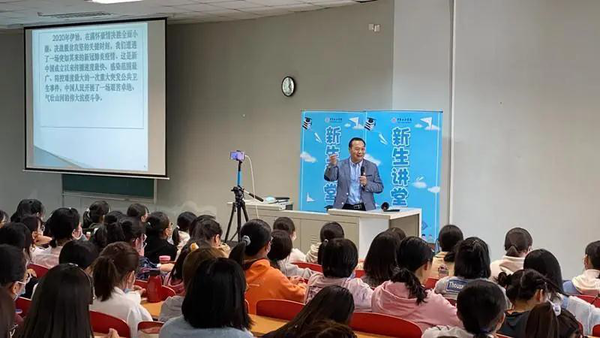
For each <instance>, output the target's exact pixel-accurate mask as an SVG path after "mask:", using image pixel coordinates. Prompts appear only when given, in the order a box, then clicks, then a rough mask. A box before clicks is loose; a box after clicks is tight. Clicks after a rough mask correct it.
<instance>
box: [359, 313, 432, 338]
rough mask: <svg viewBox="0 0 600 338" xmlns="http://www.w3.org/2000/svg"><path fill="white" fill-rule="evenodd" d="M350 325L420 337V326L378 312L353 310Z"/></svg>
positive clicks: (398, 334) (402, 335)
mask: <svg viewBox="0 0 600 338" xmlns="http://www.w3.org/2000/svg"><path fill="white" fill-rule="evenodd" d="M350 327H351V328H352V329H354V330H356V331H363V332H366V333H374V334H378V335H382V336H392V337H399V338H421V335H422V334H423V332H422V331H421V328H420V327H419V326H418V325H417V324H415V323H413V322H411V321H409V320H405V319H402V318H398V317H393V316H389V315H384V314H380V313H369V312H355V313H354V315H352V319H351V320H350Z"/></svg>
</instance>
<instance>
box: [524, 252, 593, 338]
mask: <svg viewBox="0 0 600 338" xmlns="http://www.w3.org/2000/svg"><path fill="white" fill-rule="evenodd" d="M523 267H524V268H525V269H532V270H535V271H537V272H539V273H541V274H542V275H544V276H545V277H546V278H547V279H548V280H550V281H551V282H552V283H553V284H555V287H556V288H558V289H559V290H561V291H562V290H563V289H562V287H563V285H562V272H561V269H560V264H559V263H558V260H557V259H556V257H555V256H554V255H553V254H552V253H551V252H550V251H548V250H544V249H537V250H533V251H532V252H530V253H529V254H528V255H527V257H525V263H524V264H523ZM552 303H554V304H555V305H556V306H558V307H560V308H562V309H565V310H567V311H569V312H571V313H572V314H573V316H575V318H576V319H577V321H578V322H580V323H581V325H582V326H583V334H584V335H591V334H592V330H593V328H594V326H595V325H599V324H600V309H598V308H596V307H595V306H594V305H592V304H590V303H588V302H586V301H584V300H582V299H580V298H578V297H572V296H568V295H565V294H559V295H557V297H555V298H554V299H552Z"/></svg>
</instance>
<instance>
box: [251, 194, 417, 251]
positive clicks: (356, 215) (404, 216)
mask: <svg viewBox="0 0 600 338" xmlns="http://www.w3.org/2000/svg"><path fill="white" fill-rule="evenodd" d="M284 208H285V207H284V206H280V205H277V204H263V203H256V202H254V201H251V200H248V201H246V209H247V210H248V216H249V217H250V218H251V219H252V218H260V219H262V220H264V221H266V222H267V223H269V225H271V226H272V225H273V222H274V221H275V219H277V218H278V217H289V218H291V219H292V220H293V221H294V224H295V225H296V233H297V238H296V241H295V243H294V247H296V248H299V249H300V250H302V251H303V252H307V251H308V250H309V249H310V245H311V244H315V243H318V242H319V241H320V238H319V233H320V231H321V227H322V226H323V225H324V224H325V223H327V222H338V223H339V224H340V225H341V226H342V228H344V233H345V235H346V238H348V239H349V240H351V241H352V242H354V243H355V244H356V246H357V247H358V256H359V258H360V259H364V258H365V256H366V255H367V252H368V251H369V246H370V245H371V242H372V241H373V239H374V238H375V236H377V234H379V233H380V232H382V231H385V230H387V229H389V228H391V227H397V228H400V229H402V230H404V232H405V233H406V235H407V236H419V237H420V236H421V209H416V208H403V209H400V211H398V212H384V211H382V210H373V211H356V210H342V209H330V210H329V211H328V212H327V213H320V212H308V211H296V210H283V209H284ZM257 214H258V216H257Z"/></svg>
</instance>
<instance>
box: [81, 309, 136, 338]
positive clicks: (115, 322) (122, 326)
mask: <svg viewBox="0 0 600 338" xmlns="http://www.w3.org/2000/svg"><path fill="white" fill-rule="evenodd" d="M90 322H91V323H92V330H93V331H94V332H98V333H108V332H109V330H110V329H115V330H116V331H117V333H118V334H119V337H121V338H131V331H130V329H129V325H127V323H126V322H125V321H124V320H122V319H120V318H117V317H113V316H111V315H107V314H105V313H102V312H96V311H90Z"/></svg>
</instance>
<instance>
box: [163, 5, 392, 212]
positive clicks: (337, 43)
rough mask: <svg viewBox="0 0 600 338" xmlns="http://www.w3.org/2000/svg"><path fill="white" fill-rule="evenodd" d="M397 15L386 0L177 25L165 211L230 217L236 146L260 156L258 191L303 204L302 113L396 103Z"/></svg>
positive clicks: (172, 30)
mask: <svg viewBox="0 0 600 338" xmlns="http://www.w3.org/2000/svg"><path fill="white" fill-rule="evenodd" d="M393 13H394V11H393V2H392V1H389V0H385V1H378V2H373V3H369V4H361V5H353V6H348V7H341V8H336V9H330V10H323V11H317V12H305V13H301V14H294V15H287V16H281V17H272V18H265V19H259V20H248V21H239V22H225V23H216V24H198V25H174V26H169V32H168V37H169V42H168V51H169V52H168V70H169V73H168V79H167V82H168V83H167V88H168V98H167V101H168V139H169V145H168V163H169V168H168V169H169V176H170V177H171V180H170V181H168V182H159V185H158V192H159V208H162V209H166V210H169V211H170V212H171V213H177V212H179V211H181V210H182V209H192V210H195V211H200V212H202V211H208V212H212V213H217V216H218V218H219V220H220V221H221V222H222V224H226V223H227V218H228V217H229V213H230V209H229V208H228V207H227V206H226V203H227V202H228V201H231V200H233V194H232V193H231V192H230V190H231V188H232V187H233V186H234V185H235V183H236V169H237V165H236V162H234V161H231V160H229V158H228V157H229V152H230V151H231V150H236V149H241V150H244V151H246V152H247V154H249V155H250V156H251V157H252V160H253V164H254V177H255V180H256V192H257V194H259V195H263V196H265V195H271V196H289V197H291V198H292V200H294V201H296V200H297V196H298V172H299V164H300V158H299V155H300V122H301V120H300V118H301V111H302V110H304V109H342V110H344V109H349V110H363V109H389V108H390V106H391V101H392V100H391V98H392V96H391V92H392V72H391V70H392V67H393V66H392V55H393V50H392V39H393ZM369 23H378V24H380V25H381V32H380V33H373V32H370V31H369V30H368V25H369ZM286 75H291V76H293V77H294V78H295V79H296V81H297V85H298V90H297V92H296V94H295V95H294V96H293V97H291V98H286V97H284V96H283V95H282V93H281V89H280V88H281V87H280V86H281V85H280V84H281V81H282V79H283V78H284V76H286ZM249 168H250V167H249V163H248V162H247V161H246V162H245V163H244V172H243V175H244V178H243V184H244V186H245V187H246V188H247V189H249V190H252V185H251V176H250V171H249ZM249 212H250V214H251V217H255V216H256V214H255V213H254V212H253V211H252V210H249Z"/></svg>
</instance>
